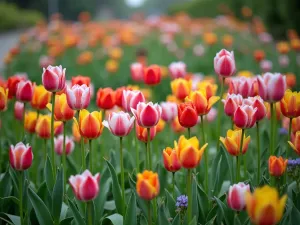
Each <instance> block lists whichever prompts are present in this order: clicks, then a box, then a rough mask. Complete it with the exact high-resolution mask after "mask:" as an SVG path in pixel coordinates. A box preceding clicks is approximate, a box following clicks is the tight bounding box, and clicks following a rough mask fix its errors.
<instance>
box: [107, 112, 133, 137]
mask: <svg viewBox="0 0 300 225" xmlns="http://www.w3.org/2000/svg"><path fill="white" fill-rule="evenodd" d="M102 124H103V125H104V126H105V127H107V128H108V129H109V130H110V132H111V133H112V134H113V135H115V136H118V137H124V136H127V135H128V134H129V133H130V131H131V130H132V128H133V125H134V117H130V115H129V114H128V113H125V112H123V111H120V112H112V113H111V114H109V116H108V121H106V120H104V121H103V122H102Z"/></svg>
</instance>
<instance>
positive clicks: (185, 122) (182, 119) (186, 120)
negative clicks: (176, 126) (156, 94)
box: [178, 102, 198, 128]
mask: <svg viewBox="0 0 300 225" xmlns="http://www.w3.org/2000/svg"><path fill="white" fill-rule="evenodd" d="M178 121H179V123H180V125H181V126H183V127H186V128H190V127H193V126H195V125H196V124H197V122H198V113H197V109H196V107H195V105H194V104H193V103H192V102H186V103H181V104H179V105H178Z"/></svg>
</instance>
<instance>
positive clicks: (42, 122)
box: [35, 115, 63, 139]
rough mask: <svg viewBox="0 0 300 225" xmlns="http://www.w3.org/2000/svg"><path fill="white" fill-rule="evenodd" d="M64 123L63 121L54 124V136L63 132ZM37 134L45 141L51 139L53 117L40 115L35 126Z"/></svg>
mask: <svg viewBox="0 0 300 225" xmlns="http://www.w3.org/2000/svg"><path fill="white" fill-rule="evenodd" d="M62 128H63V123H62V122H61V121H55V122H54V135H58V134H60V133H61V132H62ZM35 132H36V134H37V135H38V136H39V137H40V138H43V139H49V138H50V137H51V117H50V116H49V115H40V116H39V118H38V120H37V122H36V126H35Z"/></svg>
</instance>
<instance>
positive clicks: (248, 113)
mask: <svg viewBox="0 0 300 225" xmlns="http://www.w3.org/2000/svg"><path fill="white" fill-rule="evenodd" d="M256 112H257V108H254V107H253V106H250V105H245V104H243V105H242V106H239V107H238V108H237V109H236V111H235V113H234V116H233V122H234V124H235V125H236V126H237V127H239V128H242V129H245V128H251V127H253V126H254V124H255V123H256Z"/></svg>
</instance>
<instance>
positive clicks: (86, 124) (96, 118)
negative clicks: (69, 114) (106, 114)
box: [78, 109, 104, 139]
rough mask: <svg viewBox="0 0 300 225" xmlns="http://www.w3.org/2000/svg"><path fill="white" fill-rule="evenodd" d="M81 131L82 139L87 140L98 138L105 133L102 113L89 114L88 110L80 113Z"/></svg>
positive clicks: (79, 124)
mask: <svg viewBox="0 0 300 225" xmlns="http://www.w3.org/2000/svg"><path fill="white" fill-rule="evenodd" d="M78 127H79V131H80V134H81V136H82V137H84V138H87V139H95V138H98V137H99V136H100V135H101V134H102V131H103V127H104V126H103V124H102V113H101V112H97V111H94V112H91V113H90V112H89V111H87V110H86V109H83V110H81V111H80V114H79V121H78Z"/></svg>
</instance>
